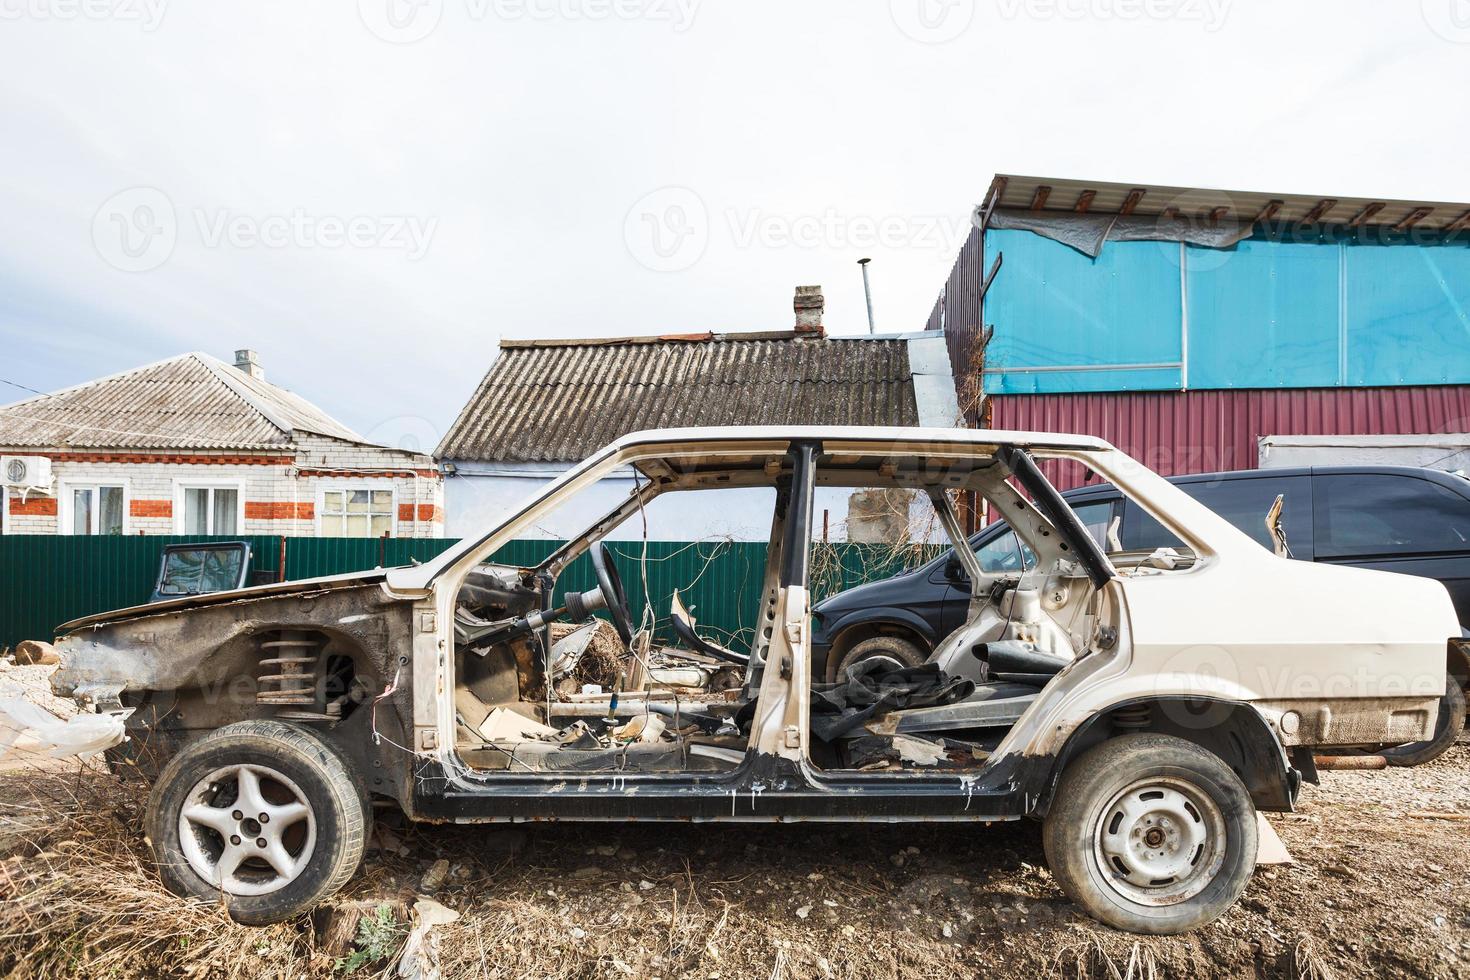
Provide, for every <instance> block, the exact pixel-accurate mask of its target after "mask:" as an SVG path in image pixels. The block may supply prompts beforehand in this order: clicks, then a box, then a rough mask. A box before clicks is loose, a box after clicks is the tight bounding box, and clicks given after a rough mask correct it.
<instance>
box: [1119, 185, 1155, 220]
mask: <svg viewBox="0 0 1470 980" xmlns="http://www.w3.org/2000/svg"><path fill="white" fill-rule="evenodd" d="M1147 193H1148V191H1146V190H1144V189H1143V188H1142V187H1135V188H1133V190H1131V191H1129V192H1128V196H1127V197H1125V198H1123V206H1122V207H1121V208H1119V209H1118V213H1119V214H1121V215H1122V216H1123V217H1125V218H1126V217H1128V215H1130V214H1132V213H1133V209H1134V208H1136V207H1138V202H1139V201H1142V200H1143V195H1145V194H1147Z"/></svg>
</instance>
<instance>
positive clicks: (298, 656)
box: [255, 633, 322, 704]
mask: <svg viewBox="0 0 1470 980" xmlns="http://www.w3.org/2000/svg"><path fill="white" fill-rule="evenodd" d="M321 645H322V642H321V640H320V639H318V638H311V637H303V636H301V634H299V633H281V634H280V638H279V639H275V640H267V641H266V642H264V643H262V644H261V645H260V650H261V653H262V654H265V656H264V657H263V658H262V659H261V661H260V665H259V666H260V672H259V673H258V674H257V675H256V680H258V681H259V682H260V687H259V689H258V690H257V691H256V693H255V701H256V703H257V704H315V703H316V674H317V661H318V659H319V654H320V652H321Z"/></svg>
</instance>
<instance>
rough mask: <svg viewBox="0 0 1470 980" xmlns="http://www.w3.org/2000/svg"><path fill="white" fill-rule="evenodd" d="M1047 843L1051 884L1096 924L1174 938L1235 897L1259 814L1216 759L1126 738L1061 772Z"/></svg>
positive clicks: (1181, 746)
mask: <svg viewBox="0 0 1470 980" xmlns="http://www.w3.org/2000/svg"><path fill="white" fill-rule="evenodd" d="M1042 844H1043V847H1044V848H1045V851H1046V860H1047V864H1048V865H1049V866H1050V868H1051V872H1052V875H1053V876H1054V877H1055V878H1056V880H1057V883H1058V884H1059V885H1061V887H1062V890H1063V891H1064V892H1066V894H1067V896H1068V897H1069V898H1070V899H1072V901H1074V902H1076V903H1077V904H1078V905H1080V906H1081V907H1082V908H1083V910H1085V911H1086V912H1087V913H1088V914H1089V915H1091V916H1092V917H1093V918H1095V919H1098V920H1099V921H1101V922H1104V923H1106V924H1107V925H1110V926H1113V927H1115V928H1118V929H1124V930H1127V931H1128V932H1136V933H1144V934H1147V935H1152V936H1172V935H1177V934H1179V933H1182V932H1188V931H1189V930H1191V929H1196V928H1198V927H1200V926H1202V925H1205V924H1206V923H1208V922H1211V921H1213V920H1214V919H1216V918H1217V917H1219V915H1220V914H1221V913H1223V912H1224V911H1225V910H1226V909H1228V908H1229V907H1230V906H1231V905H1233V904H1235V901H1236V900H1237V899H1238V898H1240V895H1241V892H1243V891H1244V890H1245V887H1246V884H1247V883H1248V882H1249V880H1250V876H1251V872H1252V871H1253V870H1254V869H1255V866H1256V848H1257V845H1258V839H1257V826H1256V809H1255V806H1254V804H1253V803H1252V802H1251V798H1250V794H1249V793H1248V792H1247V791H1246V788H1245V785H1244V784H1243V783H1242V782H1241V781H1240V777H1239V776H1237V775H1236V774H1235V773H1234V772H1233V771H1232V770H1231V769H1230V767H1229V766H1227V765H1226V764H1225V763H1224V761H1223V760H1221V759H1220V757H1219V756H1217V755H1215V754H1214V753H1212V752H1209V751H1207V750H1205V749H1202V748H1200V747H1199V746H1197V745H1195V744H1194V743H1193V742H1187V741H1185V740H1184V739H1181V738H1175V737H1173V736H1171V735H1157V734H1152V733H1140V734H1136V735H1125V736H1122V737H1120V738H1115V739H1110V740H1108V741H1106V742H1103V743H1102V744H1100V745H1097V746H1094V747H1093V748H1091V749H1089V750H1087V751H1086V752H1084V753H1083V754H1082V755H1080V756H1078V757H1077V758H1076V759H1074V760H1072V762H1071V763H1069V764H1068V765H1067V768H1066V770H1065V771H1064V772H1063V773H1062V778H1061V780H1060V782H1059V784H1058V786H1057V791H1056V796H1055V798H1054V799H1053V801H1052V805H1051V809H1050V812H1049V813H1048V814H1047V816H1046V822H1045V824H1044V827H1043V830H1042Z"/></svg>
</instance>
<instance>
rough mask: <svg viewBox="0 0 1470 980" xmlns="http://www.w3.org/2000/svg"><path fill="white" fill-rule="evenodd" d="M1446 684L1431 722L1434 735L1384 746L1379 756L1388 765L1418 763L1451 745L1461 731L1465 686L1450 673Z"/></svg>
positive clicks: (1436, 754) (1463, 722) (1415, 764)
mask: <svg viewBox="0 0 1470 980" xmlns="http://www.w3.org/2000/svg"><path fill="white" fill-rule="evenodd" d="M1448 683H1449V686H1448V687H1447V688H1446V689H1445V692H1444V697H1442V698H1440V700H1439V718H1438V719H1437V720H1436V722H1435V726H1434V737H1433V738H1431V739H1430V740H1429V741H1427V742H1410V743H1409V744H1408V745H1398V746H1395V747H1394V748H1391V749H1384V750H1383V752H1382V755H1383V757H1384V758H1385V759H1387V760H1388V764H1389V765H1391V766H1420V765H1423V764H1424V763H1426V762H1431V761H1433V760H1434V759H1438V758H1439V757H1440V756H1442V755H1444V754H1445V753H1446V752H1448V751H1449V748H1450V746H1451V745H1454V744H1455V740H1456V739H1458V738H1459V737H1460V733H1461V732H1463V731H1464V730H1465V689H1464V688H1462V687H1461V686H1460V679H1459V678H1458V677H1455V676H1454V675H1453V674H1451V675H1450V677H1449V679H1448Z"/></svg>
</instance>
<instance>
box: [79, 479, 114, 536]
mask: <svg viewBox="0 0 1470 980" xmlns="http://www.w3.org/2000/svg"><path fill="white" fill-rule="evenodd" d="M125 512H126V507H125V506H124V504H123V488H122V487H104V486H95V487H78V486H73V487H71V533H72V534H122V533H123V514H124V513H125Z"/></svg>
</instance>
